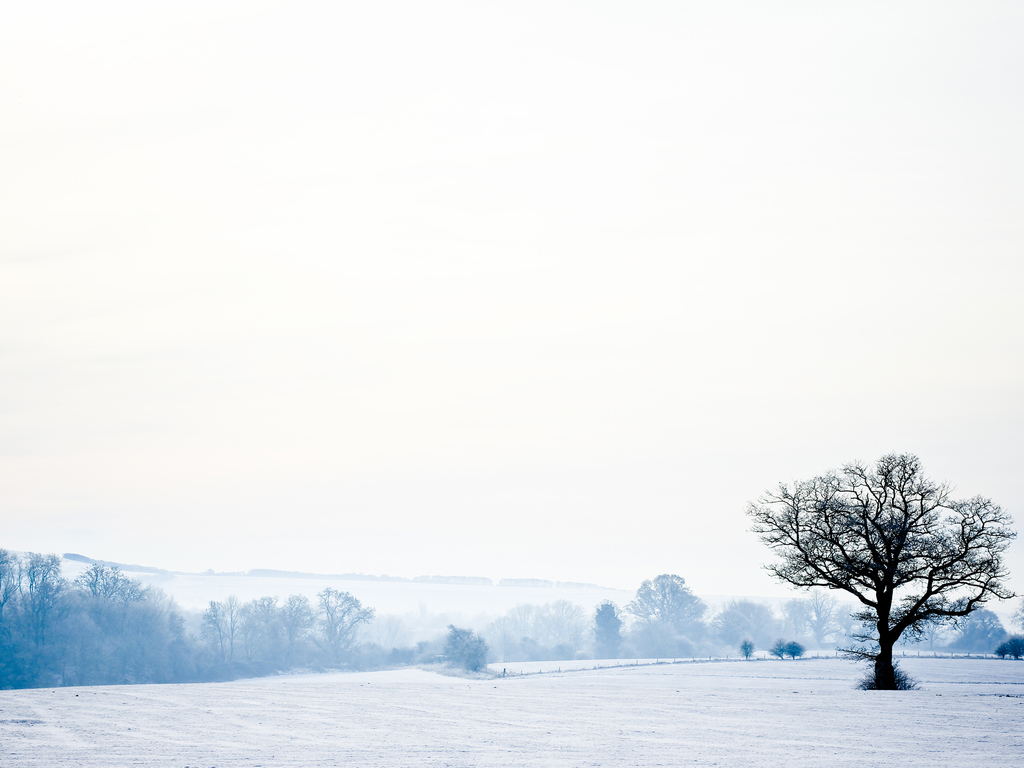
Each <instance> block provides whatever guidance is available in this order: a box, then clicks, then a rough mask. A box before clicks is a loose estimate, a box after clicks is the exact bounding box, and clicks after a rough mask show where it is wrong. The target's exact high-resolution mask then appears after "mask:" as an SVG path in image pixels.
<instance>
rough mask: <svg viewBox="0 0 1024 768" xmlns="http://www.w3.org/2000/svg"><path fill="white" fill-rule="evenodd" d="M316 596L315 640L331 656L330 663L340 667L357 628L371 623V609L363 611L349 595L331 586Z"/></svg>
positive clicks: (361, 606) (353, 639)
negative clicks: (318, 608) (317, 599)
mask: <svg viewBox="0 0 1024 768" xmlns="http://www.w3.org/2000/svg"><path fill="white" fill-rule="evenodd" d="M317 597H318V598H319V600H320V614H319V617H318V619H319V621H318V629H319V632H318V634H317V636H316V640H317V642H318V644H319V645H320V646H321V647H322V648H324V649H325V650H326V651H327V652H328V653H329V654H330V657H331V660H332V661H333V662H334V663H335V664H340V663H342V662H343V661H344V658H345V656H346V655H347V653H348V651H349V650H350V649H351V648H352V645H353V644H354V643H355V640H356V634H357V633H358V631H359V627H360V626H362V625H363V624H366V623H368V622H370V621H373V616H374V610H373V608H363V605H362V603H360V602H359V600H358V599H356V598H355V597H353V596H352V595H351V594H349V593H348V592H339V591H338V590H336V589H333V588H332V587H327V588H326V589H324V591H323V592H320V593H319V594H318V595H317Z"/></svg>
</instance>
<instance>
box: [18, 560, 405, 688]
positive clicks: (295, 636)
mask: <svg viewBox="0 0 1024 768" xmlns="http://www.w3.org/2000/svg"><path fill="white" fill-rule="evenodd" d="M317 597H318V600H317V603H316V604H312V603H311V602H310V601H309V599H308V598H306V597H304V596H302V595H292V596H290V597H289V598H288V599H287V600H285V601H284V602H283V603H281V604H278V599H277V598H276V597H261V598H257V599H255V600H251V601H249V602H246V603H242V602H241V601H239V600H238V599H237V598H234V597H229V598H228V599H227V600H224V601H223V602H216V601H212V602H210V604H209V606H208V607H207V609H206V610H205V611H203V612H202V614H201V616H199V617H195V616H190V615H188V614H186V613H184V612H183V611H182V610H181V609H180V608H179V607H178V606H177V604H176V603H175V602H174V600H172V599H171V598H169V597H168V596H167V595H166V594H165V593H164V592H163V591H162V590H160V589H158V588H156V587H143V586H142V584H141V583H140V582H139V581H138V580H136V579H131V578H129V577H127V576H126V575H125V574H123V573H121V572H120V571H119V570H118V569H117V568H116V567H108V566H105V565H102V564H99V563H96V564H93V565H92V566H91V567H90V568H89V569H88V570H86V571H85V572H84V573H83V574H81V575H80V576H79V577H78V578H76V579H73V580H69V579H67V578H65V577H64V575H63V574H62V571H61V561H60V558H58V557H57V555H52V554H50V555H41V554H35V553H30V554H27V555H25V556H23V557H18V556H16V555H14V554H12V553H11V552H8V551H7V550H4V549H0V688H30V687H40V686H63V685H102V684H132V683H171V682H199V681H210V680H226V679H233V678H238V677H251V676H256V675H263V674H270V673H273V672H276V671H280V670H283V669H289V668H294V667H305V668H310V669H327V668H343V667H351V666H360V665H363V664H367V663H368V664H371V665H373V664H376V665H378V666H379V665H381V664H383V663H384V654H383V653H381V652H379V647H378V648H377V651H378V652H376V653H373V652H372V650H373V649H371V652H369V653H367V652H366V650H365V649H364V648H363V647H362V646H361V645H360V644H359V643H358V642H357V639H358V633H359V630H360V628H361V627H363V626H364V625H366V624H367V623H368V622H370V621H372V620H373V617H374V611H373V609H372V608H364V607H363V606H362V604H361V603H360V602H359V600H358V599H357V598H355V597H353V596H352V595H350V594H349V593H347V592H339V591H338V590H335V589H332V588H330V587H328V588H326V589H324V590H323V591H322V592H320V594H319V595H318V596H317ZM197 618H198V622H195V619H197ZM187 619H191V620H193V623H198V629H199V631H198V632H193V631H189V630H188V628H187V626H186V620H187ZM364 656H369V657H370V658H369V660H367V659H366V658H364ZM410 659H411V657H410Z"/></svg>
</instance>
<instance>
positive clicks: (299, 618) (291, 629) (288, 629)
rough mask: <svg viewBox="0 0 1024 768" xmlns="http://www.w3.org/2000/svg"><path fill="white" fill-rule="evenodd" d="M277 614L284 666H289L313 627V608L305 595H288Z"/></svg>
mask: <svg viewBox="0 0 1024 768" xmlns="http://www.w3.org/2000/svg"><path fill="white" fill-rule="evenodd" d="M279 613H280V617H281V618H280V621H281V626H282V627H283V628H284V639H285V649H284V660H285V663H286V664H291V663H292V661H293V659H294V657H295V651H296V649H297V648H298V647H299V646H300V645H301V644H302V643H303V640H304V639H305V637H306V635H307V634H308V633H309V630H310V629H311V628H312V627H313V608H312V606H310V604H309V598H308V597H306V596H305V595H289V597H288V599H287V600H285V603H284V605H282V606H281V610H280V612H279Z"/></svg>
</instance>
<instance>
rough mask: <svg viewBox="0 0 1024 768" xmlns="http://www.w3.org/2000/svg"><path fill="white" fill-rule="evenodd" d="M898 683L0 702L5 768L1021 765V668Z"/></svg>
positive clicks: (326, 685) (839, 674)
mask: <svg viewBox="0 0 1024 768" xmlns="http://www.w3.org/2000/svg"><path fill="white" fill-rule="evenodd" d="M610 663H614V662H610ZM593 665H594V662H591V666H593ZM904 665H905V668H906V669H907V670H908V671H910V672H911V673H912V674H913V675H915V676H917V677H918V678H919V679H920V681H921V683H922V687H921V690H918V691H913V692H903V693H892V692H890V693H879V692H865V691H857V690H854V689H853V685H854V682H855V680H856V678H857V677H858V674H859V671H860V670H859V668H858V667H857V666H855V665H853V664H851V663H849V662H846V661H842V660H835V659H807V660H802V661H797V662H793V661H784V662H783V661H754V662H742V661H733V662H710V663H709V662H687V663H680V664H674V665H672V664H662V665H651V666H640V667H619V668H614V667H611V668H604V669H598V670H577V671H571V672H563V673H560V674H559V673H554V674H533V675H525V676H516V677H508V678H505V679H502V678H497V679H494V680H469V679H463V678H458V677H443V676H440V675H436V674H433V673H431V672H426V671H422V670H417V669H407V670H399V671H393V672H373V673H354V674H329V675H301V676H282V677H273V678H264V679H258V680H246V681H237V682H232V683H216V684H202V685H162V686H158V685H149V686H111V687H97V688H61V689H56V690H54V689H39V690H22V691H4V692H0V765H3V766H5V768H16V767H20V766H56V765H62V766H136V765H139V766H156V765H160V766H178V767H179V768H180V767H181V766H192V767H193V768H195V767H197V766H198V767H200V768H210V767H211V766H217V768H228V767H229V766H245V767H246V768H257V766H266V767H269V766H345V765H360V766H410V765H431V766H523V765H555V766H627V765H630V766H633V765H637V766H653V765H694V766H711V765H717V766H815V767H819V766H829V767H830V768H831V767H832V766H847V765H849V766H857V767H858V768H863V767H864V766H876V765H877V766H883V765H899V766H901V768H903V767H905V766H929V767H934V766H964V765H975V766H986V767H991V766H1020V765H1022V763H1024V757H1022V756H1024V662H1012V661H995V660H979V659H969V660H967V659H964V660H960V659H957V660H950V659H925V658H922V659H917V658H908V659H906V660H905V661H904Z"/></svg>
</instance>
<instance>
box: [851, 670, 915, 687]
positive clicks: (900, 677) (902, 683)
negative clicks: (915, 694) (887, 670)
mask: <svg viewBox="0 0 1024 768" xmlns="http://www.w3.org/2000/svg"><path fill="white" fill-rule="evenodd" d="M876 670H877V667H875V666H871V667H870V668H869V669H868V672H867V674H866V675H864V677H862V678H861V681H860V682H859V683H858V684H857V688H858V689H859V690H861V691H882V690H890V691H891V690H895V691H916V690H917V688H918V685H917V680H915V679H914V678H912V677H911V676H910V675H908V674H907V673H906V672H904V671H903V670H902V669H900V665H899V664H896V663H893V665H892V670H893V676H894V677H895V679H896V687H895V688H893V687H892V685H891V681H890V680H888V679H886V680H885V681H879V679H878V677H877V676H876V674H877V673H876Z"/></svg>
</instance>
